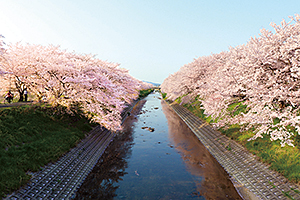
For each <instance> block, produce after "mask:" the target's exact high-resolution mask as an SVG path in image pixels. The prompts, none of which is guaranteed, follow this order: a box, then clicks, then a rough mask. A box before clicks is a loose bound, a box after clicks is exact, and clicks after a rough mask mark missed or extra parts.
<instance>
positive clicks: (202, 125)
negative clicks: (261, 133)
mask: <svg viewBox="0 0 300 200" xmlns="http://www.w3.org/2000/svg"><path fill="white" fill-rule="evenodd" d="M169 105H170V106H171V107H172V108H173V110H174V111H175V112H176V113H177V114H178V116H179V117H180V118H181V119H182V120H183V121H184V122H185V123H186V124H187V125H188V126H189V128H190V129H191V130H192V131H193V133H194V134H195V135H196V136H197V137H198V139H199V140H200V141H201V142H202V143H203V144H204V146H205V147H206V148H207V149H208V150H209V152H210V153H211V154H212V155H213V156H214V157H215V158H216V160H218V162H219V163H220V164H221V165H222V166H223V168H224V169H225V170H226V171H227V173H228V174H229V175H230V176H231V177H232V182H233V183H234V184H235V187H236V189H237V191H238V192H239V193H240V194H241V196H242V197H243V198H244V199H300V194H299V192H298V191H299V190H300V189H299V187H298V186H297V185H295V184H292V183H290V182H289V181H288V180H287V179H286V178H285V177H283V176H282V175H280V174H278V173H276V172H275V171H272V170H270V169H269V168H268V166H267V165H265V164H264V163H261V162H260V161H258V159H257V158H256V157H255V156H254V155H252V154H251V153H249V152H248V151H247V150H246V149H245V148H244V147H243V146H241V145H240V144H238V143H237V142H235V141H233V140H231V139H229V138H228V137H226V136H225V135H223V134H221V133H220V132H218V131H216V130H214V129H213V128H212V127H211V126H210V125H209V124H208V123H206V122H204V121H203V120H201V119H200V118H198V117H196V116H195V115H194V114H193V113H191V112H190V111H189V110H187V109H186V108H184V107H182V106H180V105H178V104H177V103H171V104H169Z"/></svg>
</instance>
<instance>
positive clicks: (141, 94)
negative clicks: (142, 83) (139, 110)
mask: <svg viewBox="0 0 300 200" xmlns="http://www.w3.org/2000/svg"><path fill="white" fill-rule="evenodd" d="M153 91H154V89H153V88H150V89H147V90H140V94H139V99H142V98H144V97H146V96H148V95H149V94H150V93H152V92H153Z"/></svg>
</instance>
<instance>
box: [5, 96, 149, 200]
mask: <svg viewBox="0 0 300 200" xmlns="http://www.w3.org/2000/svg"><path fill="white" fill-rule="evenodd" d="M150 92H152V91H151V90H149V91H148V93H150ZM138 101H139V100H136V101H134V102H133V103H132V104H131V105H128V107H127V108H126V109H125V110H124V111H123V112H122V114H121V116H122V121H124V120H125V118H126V117H127V116H128V115H130V112H131V110H132V108H133V107H134V105H135V104H136V103H137V102H138ZM115 135H116V132H111V131H108V130H107V129H105V128H103V127H100V125H98V126H97V127H95V128H94V129H93V130H92V131H91V132H90V133H89V134H88V136H87V137H86V138H84V139H83V140H82V141H81V142H80V143H79V144H78V145H77V146H76V147H75V148H73V149H72V150H71V151H69V152H68V153H67V154H65V155H64V156H63V157H61V158H60V159H59V160H58V161H57V162H55V163H50V164H48V165H47V166H45V167H44V168H43V169H42V170H41V171H40V172H38V173H34V174H33V177H32V179H31V180H30V182H29V183H28V184H27V185H26V186H24V187H22V188H21V189H20V190H18V191H16V192H14V193H13V194H11V195H9V196H8V197H7V198H6V199H28V198H30V199H32V198H34V199H38V198H42V199H62V198H64V199H65V198H66V199H69V198H71V197H73V196H75V192H76V190H77V189H78V188H79V186H80V185H81V184H82V182H83V181H84V179H85V178H86V176H87V175H88V174H89V172H90V171H91V170H92V169H93V167H94V166H95V164H96V163H97V161H98V160H99V159H100V157H101V155H102V154H103V152H104V150H105V149H106V148H107V146H108V145H109V144H110V142H111V141H112V139H113V138H114V136H115Z"/></svg>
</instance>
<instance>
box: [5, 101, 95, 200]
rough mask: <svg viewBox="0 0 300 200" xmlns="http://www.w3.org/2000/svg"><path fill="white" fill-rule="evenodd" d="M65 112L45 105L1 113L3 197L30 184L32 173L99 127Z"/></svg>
mask: <svg viewBox="0 0 300 200" xmlns="http://www.w3.org/2000/svg"><path fill="white" fill-rule="evenodd" d="M10 105H11V104H10ZM63 110H64V109H63V108H61V109H57V108H56V109H55V110H54V109H53V108H51V107H47V106H46V105H44V106H37V105H23V106H17V107H6V108H1V109H0V137H1V140H0V197H4V196H5V194H8V193H11V192H12V191H13V190H16V189H18V188H19V187H20V186H21V185H24V184H25V183H27V182H28V181H29V179H30V178H31V174H32V173H33V172H36V171H39V170H41V169H42V168H43V166H44V165H46V164H47V163H49V162H55V161H56V160H57V159H58V158H59V157H60V156H62V155H63V154H64V153H65V152H67V151H69V150H70V148H72V147H74V146H75V145H76V144H77V143H78V142H79V141H80V140H81V139H83V138H84V137H85V134H86V133H88V132H89V131H90V130H91V129H92V128H93V126H95V125H96V124H93V123H91V122H90V121H89V119H87V118H85V117H84V116H83V115H81V114H80V113H75V114H74V115H70V114H67V113H64V112H63Z"/></svg>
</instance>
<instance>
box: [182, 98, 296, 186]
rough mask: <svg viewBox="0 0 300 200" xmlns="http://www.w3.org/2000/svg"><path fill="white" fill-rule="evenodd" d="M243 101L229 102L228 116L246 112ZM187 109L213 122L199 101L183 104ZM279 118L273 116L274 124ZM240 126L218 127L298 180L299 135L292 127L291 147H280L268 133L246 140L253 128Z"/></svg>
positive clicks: (278, 169)
mask: <svg viewBox="0 0 300 200" xmlns="http://www.w3.org/2000/svg"><path fill="white" fill-rule="evenodd" d="M243 103H244V102H234V103H232V104H230V105H229V106H228V108H227V111H228V113H229V115H230V116H232V117H233V116H236V115H238V114H240V113H241V112H243V113H246V112H247V111H248V110H247V105H244V104H243ZM184 107H186V108H187V109H189V110H190V111H191V112H193V113H194V114H195V115H196V116H198V117H199V118H201V119H203V120H206V121H207V122H209V123H211V122H213V121H212V119H211V118H209V117H207V116H206V115H204V110H203V108H202V106H201V102H200V101H199V100H198V99H197V98H195V100H194V101H193V102H191V103H190V104H186V105H184ZM279 122H280V120H279V119H278V118H275V119H274V120H273V123H274V124H277V123H279ZM241 130H242V127H241V125H239V124H232V125H230V126H229V127H227V128H224V127H223V128H220V129H219V131H220V132H222V133H223V134H224V135H226V136H227V137H229V138H231V139H233V140H235V141H237V142H238V143H240V144H242V145H243V146H244V147H246V148H247V149H248V150H249V152H251V153H252V154H255V155H257V156H258V158H259V159H260V160H261V161H262V162H265V163H268V164H269V165H270V168H271V169H273V170H276V171H277V172H279V173H281V174H282V175H284V176H285V177H286V178H287V179H289V180H290V181H293V182H296V183H299V182H300V135H298V133H296V132H295V130H294V129H293V128H289V130H290V131H291V132H293V133H294V138H293V139H294V145H295V147H291V146H288V145H286V146H285V147H281V145H280V141H278V140H277V141H271V140H270V136H269V135H266V134H265V135H264V136H263V138H257V139H256V140H252V141H248V139H249V138H251V137H252V136H254V129H251V130H248V131H241ZM226 148H227V150H229V149H231V148H230V146H227V147H226Z"/></svg>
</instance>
